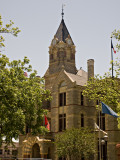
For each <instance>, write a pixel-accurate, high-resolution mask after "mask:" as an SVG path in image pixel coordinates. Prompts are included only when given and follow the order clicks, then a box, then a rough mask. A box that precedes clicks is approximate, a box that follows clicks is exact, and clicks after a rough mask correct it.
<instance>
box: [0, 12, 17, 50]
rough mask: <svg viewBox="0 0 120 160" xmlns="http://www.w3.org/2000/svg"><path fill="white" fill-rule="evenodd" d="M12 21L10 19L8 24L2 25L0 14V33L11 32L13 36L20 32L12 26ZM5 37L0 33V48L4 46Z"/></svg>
mask: <svg viewBox="0 0 120 160" xmlns="http://www.w3.org/2000/svg"><path fill="white" fill-rule="evenodd" d="M13 24H14V22H12V21H11V20H10V23H9V24H6V25H5V26H3V21H2V16H1V15H0V34H1V33H11V34H12V35H14V36H17V35H18V33H19V32H20V30H19V28H18V27H13ZM4 41H5V39H4V37H3V36H2V35H0V48H1V47H5V45H4V43H3V42H4Z"/></svg>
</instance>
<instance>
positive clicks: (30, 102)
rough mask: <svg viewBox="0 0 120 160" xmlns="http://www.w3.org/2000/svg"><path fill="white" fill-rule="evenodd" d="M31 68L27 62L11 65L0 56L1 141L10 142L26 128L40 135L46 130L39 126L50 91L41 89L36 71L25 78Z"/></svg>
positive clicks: (41, 85)
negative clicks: (3, 139) (4, 139)
mask: <svg viewBox="0 0 120 160" xmlns="http://www.w3.org/2000/svg"><path fill="white" fill-rule="evenodd" d="M31 70H32V66H31V65H29V59H27V57H25V58H24V59H23V61H21V60H18V61H17V60H14V61H12V62H10V61H9V59H8V58H7V57H6V56H5V55H2V54H1V55H0V141H1V143H2V138H3V137H6V142H7V143H10V142H11V140H12V138H13V137H14V138H17V137H18V135H19V134H20V133H22V134H24V133H25V132H24V131H25V128H24V127H25V126H26V125H27V127H28V128H30V129H32V133H33V134H39V133H42V132H43V131H45V130H46V129H45V128H44V127H42V126H41V125H42V120H43V116H44V114H45V113H46V111H45V110H44V109H43V108H42V102H43V101H44V100H49V95H50V92H49V91H48V90H45V88H44V80H43V78H40V77H37V76H36V74H37V72H36V71H33V72H32V73H30V75H29V78H28V77H26V76H25V75H24V71H25V72H30V71H31Z"/></svg>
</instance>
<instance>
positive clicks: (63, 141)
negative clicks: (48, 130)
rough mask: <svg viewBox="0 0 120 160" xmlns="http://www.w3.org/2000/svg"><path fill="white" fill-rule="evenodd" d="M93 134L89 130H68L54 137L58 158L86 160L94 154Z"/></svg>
mask: <svg viewBox="0 0 120 160" xmlns="http://www.w3.org/2000/svg"><path fill="white" fill-rule="evenodd" d="M94 136H95V135H94V132H92V131H91V130H90V129H89V128H80V129H75V128H73V129H69V130H66V131H65V132H63V133H59V134H57V136H56V139H55V144H56V148H57V155H58V157H66V158H69V159H70V160H80V158H81V157H82V156H84V157H86V158H88V157H90V156H91V155H93V154H94V153H95V142H94Z"/></svg>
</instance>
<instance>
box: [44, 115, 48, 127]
mask: <svg viewBox="0 0 120 160" xmlns="http://www.w3.org/2000/svg"><path fill="white" fill-rule="evenodd" d="M47 124H48V120H47V117H46V116H45V126H46V125H47Z"/></svg>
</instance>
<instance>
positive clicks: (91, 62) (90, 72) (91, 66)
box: [87, 59, 94, 80]
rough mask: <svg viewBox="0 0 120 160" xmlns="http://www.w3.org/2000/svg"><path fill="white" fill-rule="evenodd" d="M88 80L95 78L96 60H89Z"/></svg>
mask: <svg viewBox="0 0 120 160" xmlns="http://www.w3.org/2000/svg"><path fill="white" fill-rule="evenodd" d="M87 69H88V80H89V78H90V77H94V59H88V60H87Z"/></svg>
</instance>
